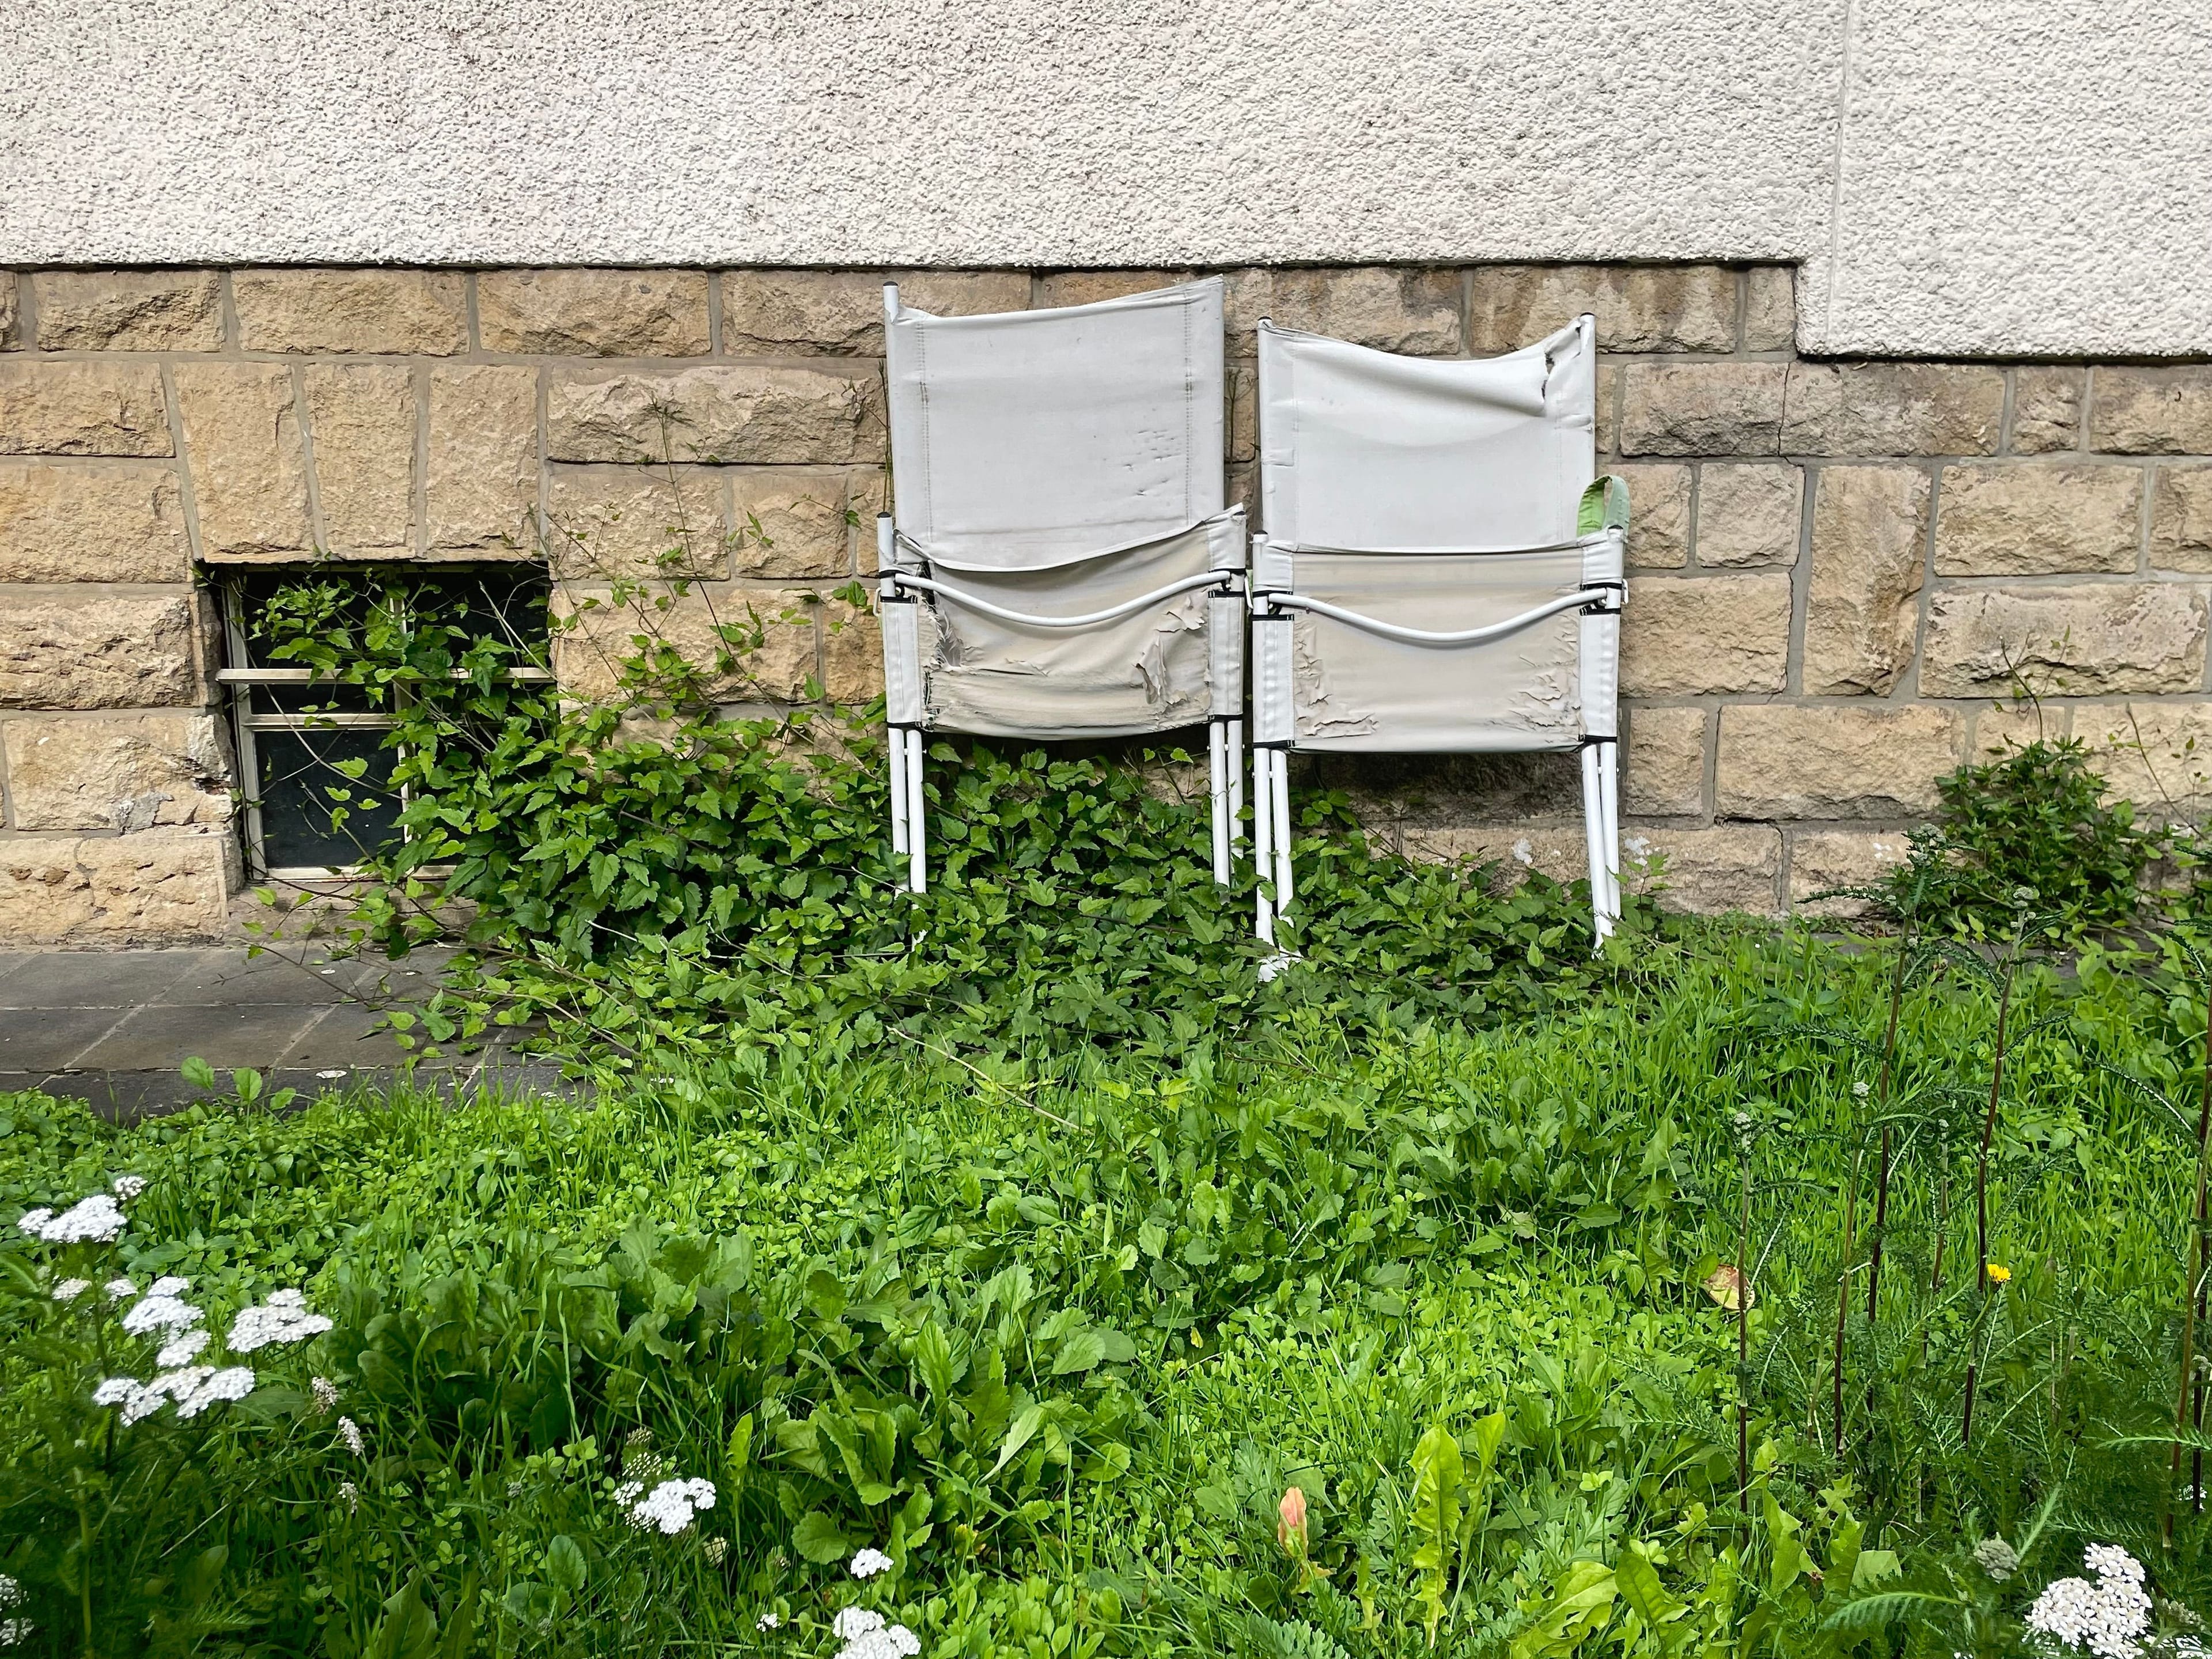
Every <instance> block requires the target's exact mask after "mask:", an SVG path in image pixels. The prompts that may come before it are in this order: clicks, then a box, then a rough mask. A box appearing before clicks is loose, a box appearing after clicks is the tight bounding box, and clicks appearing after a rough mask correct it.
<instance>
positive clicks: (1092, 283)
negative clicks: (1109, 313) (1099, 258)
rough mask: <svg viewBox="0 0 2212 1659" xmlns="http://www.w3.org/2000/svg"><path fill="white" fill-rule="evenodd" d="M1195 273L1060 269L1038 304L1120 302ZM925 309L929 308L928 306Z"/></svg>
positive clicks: (1042, 281) (1045, 283)
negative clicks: (1122, 299) (1125, 296)
mask: <svg viewBox="0 0 2212 1659" xmlns="http://www.w3.org/2000/svg"><path fill="white" fill-rule="evenodd" d="M1196 274H1197V273H1196V272H1194V271H1188V270H1058V271H1054V273H1053V274H1052V275H1051V276H1040V277H1039V278H1037V284H1036V304H1037V307H1038V308H1039V309H1040V310H1042V309H1046V308H1048V307H1054V306H1089V305H1096V304H1097V303H1098V301H1101V300H1119V299H1121V298H1122V297H1123V296H1124V295H1130V294H1146V293H1149V292H1151V291H1152V289H1156V288H1171V287H1173V286H1174V285H1175V284H1176V283H1187V282H1188V281H1190V279H1191V278H1192V277H1193V276H1195V275H1196ZM901 291H902V292H903V290H901ZM923 309H924V310H927V309H928V307H926V306H925V307H923Z"/></svg>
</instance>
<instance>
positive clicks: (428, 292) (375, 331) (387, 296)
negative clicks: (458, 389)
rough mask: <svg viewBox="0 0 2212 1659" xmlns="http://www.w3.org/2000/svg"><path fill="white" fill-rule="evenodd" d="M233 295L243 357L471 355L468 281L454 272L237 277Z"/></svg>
mask: <svg viewBox="0 0 2212 1659" xmlns="http://www.w3.org/2000/svg"><path fill="white" fill-rule="evenodd" d="M230 289H231V298H232V301H234V303H235V305H236V306H237V307H238V326H239V335H240V343H242V344H243V345H244V346H245V348H246V350H248V351H368V352H386V353H408V354H420V355H428V356H449V355H451V354H452V353H454V352H457V351H466V350H467V349H469V318H468V303H467V296H468V279H467V278H466V277H465V276H462V275H461V273H460V272H459V271H458V270H241V271H238V272H236V273H234V275H233V276H232V277H231V279H230Z"/></svg>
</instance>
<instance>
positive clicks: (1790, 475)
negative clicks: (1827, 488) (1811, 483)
mask: <svg viewBox="0 0 2212 1659" xmlns="http://www.w3.org/2000/svg"><path fill="white" fill-rule="evenodd" d="M1633 499H1634V498H1633V497H1631V500H1633ZM1804 504H1805V473H1804V470H1803V469H1802V468H1801V467H1796V466H1791V465H1788V464H1787V463H1786V462H1784V463H1777V464H1771V465H1770V464H1761V463H1757V462H1753V463H1750V464H1747V465H1727V464H1721V465H1714V464H1711V463H1708V464H1707V465H1705V466H1702V467H1700V468H1699V470H1698V562H1699V564H1701V565H1711V566H1720V567H1730V566H1737V567H1741V566H1753V565H1777V564H1795V563H1796V562H1797V534H1798V529H1799V526H1800V525H1801V524H1802V520H1803V518H1804Z"/></svg>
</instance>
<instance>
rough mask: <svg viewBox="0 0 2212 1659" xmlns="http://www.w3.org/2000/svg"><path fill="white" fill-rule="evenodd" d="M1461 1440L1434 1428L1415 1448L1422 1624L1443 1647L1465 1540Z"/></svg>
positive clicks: (1417, 1565)
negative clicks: (1454, 1565) (1457, 1555)
mask: <svg viewBox="0 0 2212 1659" xmlns="http://www.w3.org/2000/svg"><path fill="white" fill-rule="evenodd" d="M1464 1467H1465V1466H1464V1464H1463V1463H1462V1460H1461V1457H1460V1451H1459V1441H1458V1440H1457V1438H1455V1437H1454V1436H1453V1434H1452V1432H1451V1431H1450V1430H1449V1429H1448V1428H1446V1427H1445V1426H1444V1425H1443V1424H1442V1423H1434V1424H1431V1425H1430V1426H1429V1430H1428V1432H1427V1433H1425V1434H1424V1435H1423V1436H1422V1437H1421V1438H1420V1441H1419V1444H1417V1445H1416V1446H1415V1447H1414V1448H1413V1533H1414V1536H1415V1537H1417V1538H1418V1539H1419V1541H1420V1542H1419V1546H1418V1547H1416V1548H1415V1549H1414V1551H1413V1570H1414V1571H1416V1572H1417V1573H1419V1575H1420V1577H1419V1592H1420V1602H1421V1621H1422V1624H1423V1625H1424V1626H1425V1628H1426V1629H1427V1631H1428V1634H1429V1645H1430V1646H1431V1647H1434V1646H1436V1644H1437V1626H1438V1625H1439V1624H1441V1623H1442V1622H1443V1616H1444V1597H1445V1595H1446V1593H1447V1591H1448V1589H1449V1577H1448V1575H1449V1572H1450V1570H1451V1558H1452V1550H1453V1547H1454V1546H1455V1543H1456V1542H1457V1541H1458V1538H1459V1513H1460V1510H1459V1489H1460V1478H1461V1475H1462V1472H1463V1469H1464Z"/></svg>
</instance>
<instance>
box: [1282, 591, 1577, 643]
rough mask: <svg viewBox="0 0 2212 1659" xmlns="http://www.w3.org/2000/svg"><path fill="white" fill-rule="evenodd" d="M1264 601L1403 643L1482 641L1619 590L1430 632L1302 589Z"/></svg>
mask: <svg viewBox="0 0 2212 1659" xmlns="http://www.w3.org/2000/svg"><path fill="white" fill-rule="evenodd" d="M1267 602H1268V603H1269V604H1271V605H1277V606H1279V607H1280V608H1281V609H1283V610H1285V611H1312V612H1313V613H1314V614H1315V615H1316V616H1321V617H1328V618H1329V619H1330V620H1331V621H1333V622H1340V623H1344V624H1345V625H1346V627H1348V628H1357V629H1360V630H1361V631H1363V632H1364V633H1369V634H1376V635H1381V636H1382V637H1383V638H1384V639H1386V640H1397V641H1401V643H1403V644H1406V645H1433V646H1452V645H1483V644H1486V643H1487V642H1489V641H1492V640H1502V639H1504V638H1505V637H1506V636H1507V635H1510V634H1517V633H1519V632H1520V631H1521V630H1522V629H1524V628H1528V627H1532V626H1534V624H1535V623H1540V622H1541V621H1543V620H1544V618H1545V617H1556V616H1558V615H1559V612H1561V611H1577V610H1582V609H1584V608H1586V607H1593V606H1595V607H1598V608H1601V609H1605V610H1611V609H1613V606H1615V605H1618V604H1619V602H1620V590H1619V589H1618V588H1615V587H1613V586H1605V587H1584V588H1579V589H1577V591H1576V592H1572V593H1562V594H1561V595H1560V596H1559V598H1558V599H1550V600H1547V601H1546V602H1545V603H1544V604H1542V605H1538V606H1536V608H1535V609H1534V610H1533V611H1522V613H1521V614H1520V615H1519V616H1517V617H1507V618H1506V619H1505V620H1504V622H1499V623H1490V624H1489V625H1488V626H1486V627H1483V628H1469V629H1462V630H1461V631H1460V632H1458V633H1455V634H1432V633H1430V632H1429V631H1427V630H1426V629H1419V628H1401V627H1399V626H1398V625H1397V624H1396V623H1386V622H1384V621H1383V620H1382V619H1381V618H1380V617H1367V616H1362V615H1361V614H1360V613H1359V612H1358V611H1346V610H1345V609H1344V608H1343V607H1341V606H1340V605H1330V604H1328V602H1327V601H1326V600H1322V599H1310V598H1309V597H1307V596H1306V595H1305V594H1303V593H1270V594H1268V595H1267Z"/></svg>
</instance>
